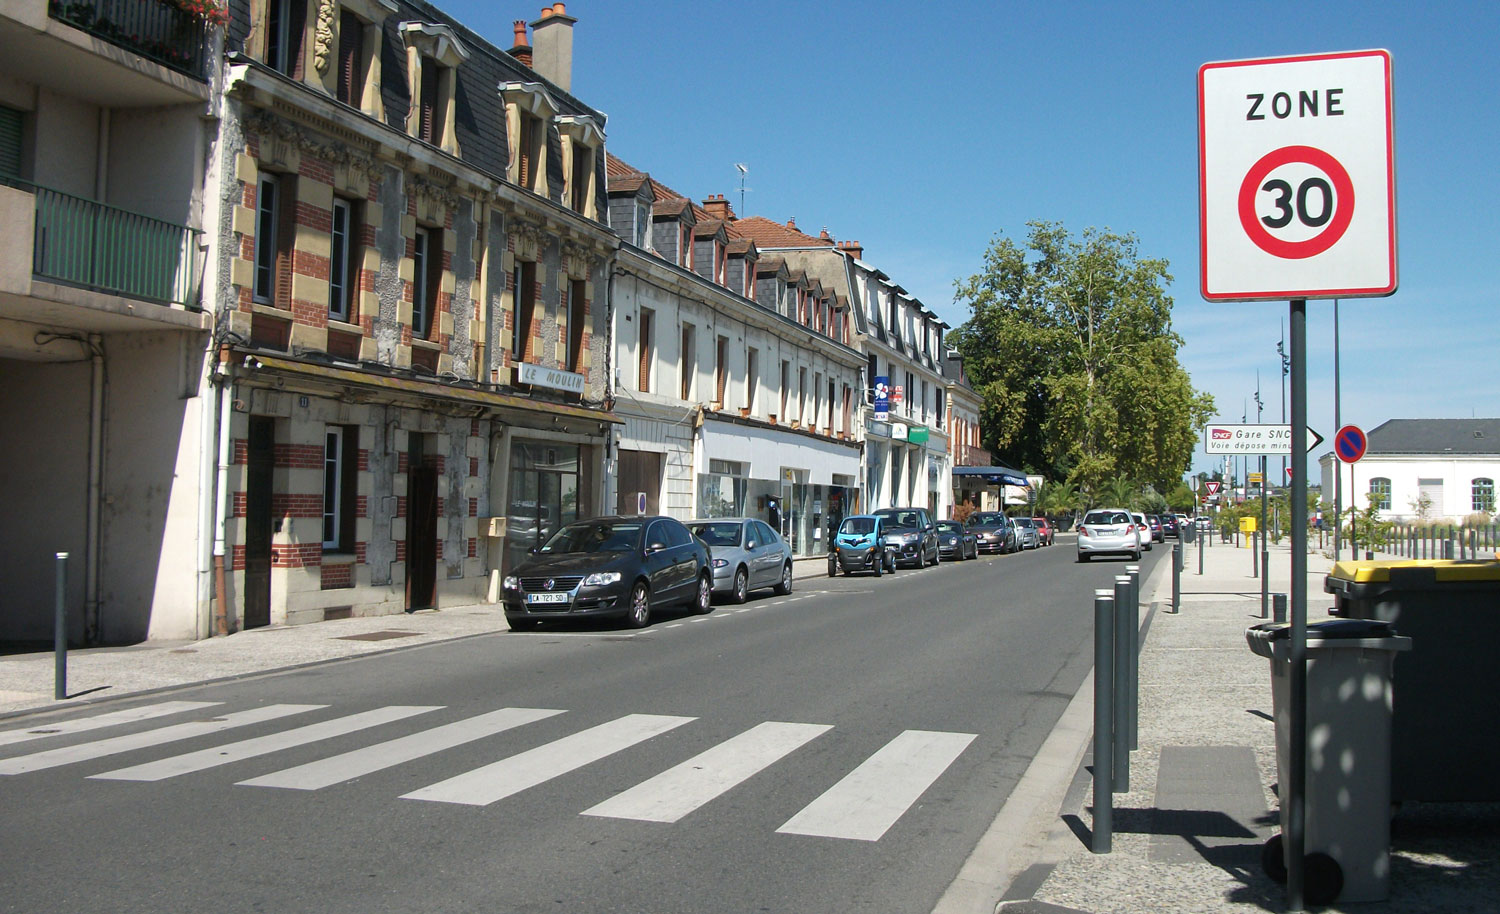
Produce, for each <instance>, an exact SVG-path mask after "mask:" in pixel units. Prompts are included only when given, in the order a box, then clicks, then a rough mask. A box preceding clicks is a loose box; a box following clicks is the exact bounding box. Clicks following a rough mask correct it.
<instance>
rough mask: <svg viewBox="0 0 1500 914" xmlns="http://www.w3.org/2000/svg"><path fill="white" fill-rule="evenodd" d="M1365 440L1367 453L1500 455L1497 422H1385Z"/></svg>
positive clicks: (1453, 420)
mask: <svg viewBox="0 0 1500 914" xmlns="http://www.w3.org/2000/svg"><path fill="white" fill-rule="evenodd" d="M1368 437H1369V447H1368V448H1367V450H1366V453H1369V454H1422V455H1426V454H1433V455H1438V456H1446V455H1460V454H1466V455H1481V456H1492V455H1500V419H1388V420H1386V422H1384V423H1383V424H1381V425H1380V426H1378V427H1376V428H1374V429H1372V430H1371V431H1370V432H1369V435H1368Z"/></svg>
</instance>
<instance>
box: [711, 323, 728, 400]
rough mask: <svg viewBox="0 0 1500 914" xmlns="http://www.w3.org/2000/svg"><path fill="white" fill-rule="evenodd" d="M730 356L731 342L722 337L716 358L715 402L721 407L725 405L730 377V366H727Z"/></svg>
mask: <svg viewBox="0 0 1500 914" xmlns="http://www.w3.org/2000/svg"><path fill="white" fill-rule="evenodd" d="M728 355H729V341H728V340H726V339H725V338H724V337H722V336H721V337H719V349H718V353H717V358H716V362H717V364H716V365H715V366H714V374H715V379H714V392H715V396H714V401H715V402H717V403H719V404H720V405H723V403H724V382H725V379H726V378H727V377H728V375H729V366H728V365H726V364H725V361H726V360H727V358H728Z"/></svg>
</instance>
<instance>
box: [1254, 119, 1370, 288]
mask: <svg viewBox="0 0 1500 914" xmlns="http://www.w3.org/2000/svg"><path fill="white" fill-rule="evenodd" d="M1292 162H1303V163H1306V164H1308V165H1311V166H1313V167H1314V168H1317V169H1319V170H1321V171H1322V172H1323V173H1324V174H1326V175H1327V176H1328V178H1329V180H1331V181H1332V182H1333V191H1334V195H1335V199H1334V201H1333V205H1334V206H1335V207H1337V208H1336V209H1335V210H1334V212H1333V218H1332V219H1329V220H1328V225H1327V226H1325V227H1324V228H1323V231H1321V232H1319V233H1318V234H1316V235H1314V236H1313V237H1311V238H1308V239H1306V240H1304V241H1282V240H1281V239H1280V238H1277V237H1276V236H1275V235H1272V234H1271V233H1270V232H1268V231H1266V227H1265V226H1264V225H1261V222H1260V217H1259V216H1257V215H1256V213H1255V195H1256V193H1257V192H1258V191H1259V190H1260V182H1261V181H1262V180H1263V179H1264V178H1265V176H1266V175H1268V174H1270V173H1271V172H1272V171H1274V170H1276V169H1277V168H1280V167H1281V166H1283V165H1287V164H1290V163H1292ZM1353 218H1354V182H1353V181H1351V180H1350V179H1349V172H1347V171H1345V170H1344V166H1343V165H1340V164H1339V160H1338V159H1335V158H1334V157H1333V156H1331V155H1329V154H1328V153H1326V152H1324V151H1323V150H1321V149H1318V148H1316V147H1313V146H1283V147H1281V148H1280V149H1273V150H1272V151H1270V152H1268V153H1266V154H1265V155H1263V156H1261V157H1260V161H1258V162H1256V163H1255V164H1254V165H1252V166H1251V167H1250V172H1249V173H1248V174H1246V175H1245V180H1244V181H1242V182H1240V225H1242V226H1243V227H1244V229H1245V234H1246V235H1249V236H1250V240H1251V241H1253V242H1255V246H1256V247H1258V248H1260V249H1261V250H1262V251H1265V252H1266V253H1267V254H1271V255H1274V256H1276V257H1282V258H1285V259H1287V260H1302V259H1305V258H1308V257H1315V256H1317V255H1318V254H1321V253H1323V252H1324V251H1326V250H1328V249H1329V248H1331V247H1333V246H1334V245H1335V244H1337V243H1338V240H1339V239H1340V238H1342V237H1344V232H1346V231H1348V229H1349V220H1351V219H1353Z"/></svg>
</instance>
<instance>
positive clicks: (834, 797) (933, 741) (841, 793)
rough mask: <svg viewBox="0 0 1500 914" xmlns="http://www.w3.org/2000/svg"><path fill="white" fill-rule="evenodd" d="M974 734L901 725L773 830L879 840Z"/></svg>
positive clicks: (944, 769) (819, 835) (961, 751)
mask: <svg viewBox="0 0 1500 914" xmlns="http://www.w3.org/2000/svg"><path fill="white" fill-rule="evenodd" d="M974 737H975V734H972V733H937V732H933V731H930V730H907V731H905V732H903V733H902V734H901V735H900V736H897V737H896V738H895V739H893V740H891V741H890V742H889V743H887V744H885V746H883V747H881V749H880V750H879V751H877V752H876V753H875V754H874V755H872V756H870V757H869V758H868V759H866V760H865V761H864V763H863V764H861V765H860V766H859V767H858V768H855V769H854V770H853V771H851V772H849V774H848V775H846V776H845V777H844V779H843V780H841V781H839V782H838V783H837V784H835V785H833V786H832V787H830V788H829V789H828V791H827V792H826V793H824V794H823V795H822V796H820V797H818V798H817V799H816V800H814V801H812V802H811V803H809V804H808V805H807V806H806V807H805V808H804V809H803V810H802V811H801V812H799V813H797V814H796V815H795V816H793V817H792V818H791V819H789V820H788V821H787V823H786V824H785V825H783V826H781V827H780V828H778V829H776V830H777V831H778V832H781V833H784V834H791V835H811V836H815V837H822V838H849V839H852V840H856V841H879V840H880V838H881V836H883V835H884V834H885V833H886V830H887V829H889V828H890V827H891V826H892V825H895V824H896V820H897V819H900V818H901V816H902V815H904V814H905V813H906V811H907V810H908V809H910V808H911V805H912V804H913V803H915V802H916V801H917V800H918V799H919V798H920V797H921V796H922V794H923V793H925V792H926V790H927V788H928V787H931V786H932V783H933V782H934V781H936V780H937V779H938V777H939V776H941V775H942V773H943V772H944V771H946V770H947V768H948V766H949V765H951V764H953V762H954V761H955V760H956V759H957V758H958V757H959V755H960V754H962V753H963V751H964V749H966V748H968V745H969V743H971V742H973V741H974Z"/></svg>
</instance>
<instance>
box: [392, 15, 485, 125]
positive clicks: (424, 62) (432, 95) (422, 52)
mask: <svg viewBox="0 0 1500 914" xmlns="http://www.w3.org/2000/svg"><path fill="white" fill-rule="evenodd" d="M400 32H401V38H402V40H403V41H405V43H406V78H407V85H408V86H410V87H411V108H410V109H409V111H408V114H407V118H406V132H407V134H408V135H410V136H414V137H416V138H417V139H419V140H421V141H422V142H424V143H428V144H431V145H433V146H436V147H438V148H439V149H441V150H443V151H444V152H446V153H449V154H450V155H458V152H459V150H458V138H457V137H456V135H455V134H454V122H455V104H454V99H455V97H456V93H457V87H458V68H459V66H460V65H461V64H462V63H463V62H464V61H466V60H468V59H469V52H468V51H467V50H465V49H464V46H463V45H462V44H460V43H459V41H458V38H457V37H456V36H455V35H454V33H453V30H452V29H451V28H449V27H448V26H446V25H433V24H431V23H426V22H403V23H401V27H400Z"/></svg>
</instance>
